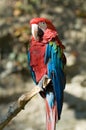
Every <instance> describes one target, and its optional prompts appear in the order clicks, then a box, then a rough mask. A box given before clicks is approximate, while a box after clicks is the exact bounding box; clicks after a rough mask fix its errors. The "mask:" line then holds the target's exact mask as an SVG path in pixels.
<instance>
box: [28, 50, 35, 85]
mask: <svg viewBox="0 0 86 130" xmlns="http://www.w3.org/2000/svg"><path fill="white" fill-rule="evenodd" d="M27 56H28V67H29V70H30V72H31V76H32V79H33V81H34V82H35V83H36V77H35V73H34V71H33V69H32V67H31V66H30V53H29V51H28V55H27ZM36 84H37V83H36Z"/></svg>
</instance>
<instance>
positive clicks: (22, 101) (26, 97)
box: [0, 78, 51, 130]
mask: <svg viewBox="0 0 86 130" xmlns="http://www.w3.org/2000/svg"><path fill="white" fill-rule="evenodd" d="M50 81H51V80H50V79H48V78H45V79H44V80H43V88H46V86H47V85H48V84H49V83H50ZM41 91H43V90H42V88H41V87H39V86H36V87H34V88H33V89H32V90H31V91H29V92H27V93H25V94H23V95H22V96H21V97H19V99H18V101H17V102H15V104H13V105H11V106H10V107H9V109H8V112H7V114H6V115H5V116H4V117H3V119H2V120H0V130H3V128H4V127H5V126H6V125H7V124H8V123H9V122H10V121H11V120H12V119H13V118H14V117H15V116H16V115H17V114H18V113H19V112H20V111H21V110H22V109H24V107H25V105H26V104H27V103H28V101H30V100H31V99H32V98H33V97H34V96H35V95H36V94H38V93H39V92H41Z"/></svg>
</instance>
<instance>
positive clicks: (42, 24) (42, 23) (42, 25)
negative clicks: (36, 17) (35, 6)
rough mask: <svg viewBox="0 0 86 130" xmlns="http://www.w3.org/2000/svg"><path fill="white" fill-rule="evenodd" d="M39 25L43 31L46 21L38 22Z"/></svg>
mask: <svg viewBox="0 0 86 130" xmlns="http://www.w3.org/2000/svg"><path fill="white" fill-rule="evenodd" d="M38 25H39V27H40V28H41V29H42V30H43V31H45V29H46V28H47V25H46V23H45V22H39V24H38Z"/></svg>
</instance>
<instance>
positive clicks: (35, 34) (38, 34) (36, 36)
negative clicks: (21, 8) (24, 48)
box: [31, 24, 44, 41]
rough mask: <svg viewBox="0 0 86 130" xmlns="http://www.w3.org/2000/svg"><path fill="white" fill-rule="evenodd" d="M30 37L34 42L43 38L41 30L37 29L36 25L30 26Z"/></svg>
mask: <svg viewBox="0 0 86 130" xmlns="http://www.w3.org/2000/svg"><path fill="white" fill-rule="evenodd" d="M31 27H32V35H33V37H34V39H35V40H36V41H39V39H40V38H41V37H42V36H43V34H44V32H43V30H42V29H40V28H39V26H38V25H37V24H32V26H31Z"/></svg>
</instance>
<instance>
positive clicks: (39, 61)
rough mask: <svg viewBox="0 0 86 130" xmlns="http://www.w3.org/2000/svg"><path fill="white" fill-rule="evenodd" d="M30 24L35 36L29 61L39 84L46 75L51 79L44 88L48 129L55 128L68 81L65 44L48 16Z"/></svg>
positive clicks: (29, 53)
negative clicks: (65, 71) (64, 51)
mask: <svg viewBox="0 0 86 130" xmlns="http://www.w3.org/2000/svg"><path fill="white" fill-rule="evenodd" d="M30 26H31V31H32V39H31V42H30V48H29V51H28V63H29V66H30V71H31V74H32V78H33V80H34V81H35V83H36V84H38V85H39V84H40V81H41V80H42V78H43V77H44V76H45V77H46V75H47V77H48V78H50V79H51V83H50V84H49V86H48V87H47V88H45V89H44V88H43V91H44V94H45V96H44V99H45V102H46V126H47V130H55V128H56V121H57V120H59V119H60V115H61V111H62V105H63V90H64V88H65V83H66V80H65V74H64V65H65V64H66V58H65V55H64V53H63V50H64V48H65V47H64V45H63V44H62V43H61V41H60V40H59V38H58V33H57V31H56V28H55V27H54V25H53V24H52V22H51V21H49V20H48V19H45V18H33V19H32V20H31V21H30ZM39 86H40V85H39ZM41 87H42V86H41Z"/></svg>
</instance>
